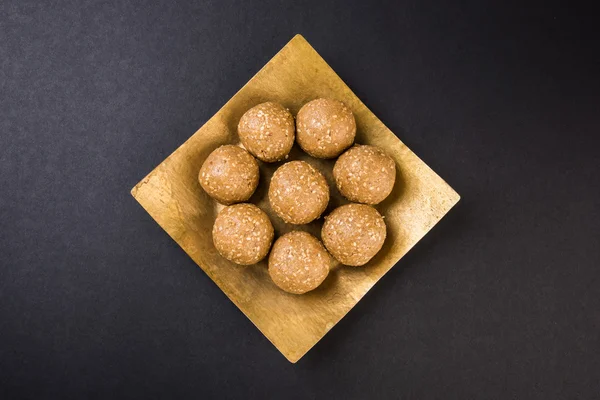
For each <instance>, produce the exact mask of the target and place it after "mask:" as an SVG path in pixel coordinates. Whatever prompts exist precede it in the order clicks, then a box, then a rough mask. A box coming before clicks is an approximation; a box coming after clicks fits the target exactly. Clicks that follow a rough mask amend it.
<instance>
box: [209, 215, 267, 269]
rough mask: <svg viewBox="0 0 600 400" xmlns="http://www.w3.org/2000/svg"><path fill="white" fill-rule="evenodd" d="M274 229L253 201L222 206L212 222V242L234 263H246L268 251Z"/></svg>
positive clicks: (254, 262)
mask: <svg viewBox="0 0 600 400" xmlns="http://www.w3.org/2000/svg"><path fill="white" fill-rule="evenodd" d="M274 235H275V232H274V230H273V225H272V224H271V220H270V219H269V217H268V216H267V214H265V212H264V211H262V210H261V209H260V208H258V207H257V206H255V205H254V204H249V203H242V204H234V205H232V206H228V207H225V208H224V209H222V210H221V212H220V213H219V214H218V215H217V218H216V220H215V224H214V225H213V230H212V236H213V242H214V244H215V247H216V248H217V251H218V252H219V254H221V255H222V256H223V257H225V258H226V259H228V260H229V261H233V262H234V263H236V264H241V265H250V264H256V263H257V262H259V261H261V260H262V259H264V258H265V257H266V256H267V254H268V253H269V249H270V248H271V243H272V242H273V236H274Z"/></svg>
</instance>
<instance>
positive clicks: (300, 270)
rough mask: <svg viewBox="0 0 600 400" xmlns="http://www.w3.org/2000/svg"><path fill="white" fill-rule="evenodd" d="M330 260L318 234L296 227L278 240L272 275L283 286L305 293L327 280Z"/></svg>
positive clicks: (270, 273)
mask: <svg viewBox="0 0 600 400" xmlns="http://www.w3.org/2000/svg"><path fill="white" fill-rule="evenodd" d="M330 263H331V259H330V257H329V254H328V253H327V250H325V247H323V245H322V244H321V242H320V241H319V240H318V239H317V238H316V237H314V236H313V235H311V234H309V233H307V232H302V231H294V232H289V233H286V234H285V235H283V236H281V237H280V238H279V239H277V241H275V244H274V245H273V250H271V254H270V255H269V275H270V276H271V279H272V280H273V282H274V283H275V284H276V285H277V286H279V288H281V289H283V290H285V291H286V292H288V293H294V294H302V293H306V292H308V291H310V290H313V289H315V288H317V287H318V286H319V285H320V284H321V283H322V282H323V281H324V280H325V278H326V277H327V275H328V274H329V265H330Z"/></svg>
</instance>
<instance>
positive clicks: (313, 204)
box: [269, 161, 329, 224]
mask: <svg viewBox="0 0 600 400" xmlns="http://www.w3.org/2000/svg"><path fill="white" fill-rule="evenodd" d="M269 203H270V204H271V208H272V209H273V211H275V212H276V213H277V215H279V216H280V217H281V219H283V220H284V221H285V222H287V223H289V224H307V223H309V222H311V221H314V220H315V219H317V218H319V217H320V216H321V214H322V213H323V211H325V208H327V204H328V203H329V186H328V185H327V181H326V180H325V177H324V176H323V175H322V174H321V173H320V172H319V171H317V170H316V169H315V168H314V167H313V166H312V165H310V164H309V163H307V162H305V161H290V162H288V163H285V164H283V165H282V166H281V167H279V168H278V169H277V170H276V171H275V173H274V174H273V177H272V178H271V183H270V184H269Z"/></svg>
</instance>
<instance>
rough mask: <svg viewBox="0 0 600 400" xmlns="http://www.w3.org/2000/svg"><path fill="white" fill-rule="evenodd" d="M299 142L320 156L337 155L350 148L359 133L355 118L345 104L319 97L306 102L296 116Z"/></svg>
mask: <svg viewBox="0 0 600 400" xmlns="http://www.w3.org/2000/svg"><path fill="white" fill-rule="evenodd" d="M296 124H297V131H296V135H297V139H298V144H299V145H300V147H301V148H302V150H304V151H305V152H307V153H308V154H310V155H311V156H313V157H317V158H334V157H337V156H339V155H340V154H341V153H342V152H343V151H344V150H345V149H347V148H348V147H350V146H351V145H352V143H353V142H354V137H355V136H356V121H355V120H354V115H353V114H352V111H350V109H349V108H348V107H346V105H345V104H344V103H342V102H341V101H338V100H333V99H316V100H313V101H310V102H308V103H306V104H305V105H304V106H303V107H302V108H301V109H300V111H299V112H298V115H297V116H296Z"/></svg>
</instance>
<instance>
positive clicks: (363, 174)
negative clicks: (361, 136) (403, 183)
mask: <svg viewBox="0 0 600 400" xmlns="http://www.w3.org/2000/svg"><path fill="white" fill-rule="evenodd" d="M333 178H334V180H335V183H336V185H337V187H338V189H339V191H340V193H341V194H342V195H343V196H344V197H346V198H347V199H348V200H350V201H354V202H358V203H366V204H378V203H380V202H382V201H383V200H384V199H385V198H386V197H388V196H389V194H390V193H391V192H392V189H393V188H394V182H395V181H396V163H395V162H394V160H393V159H392V158H391V157H390V156H388V155H387V154H385V152H384V151H383V150H381V149H380V148H378V147H375V146H365V145H355V146H353V147H351V148H350V149H349V150H347V151H346V152H345V153H344V154H342V155H341V156H340V157H339V158H338V160H337V161H336V162H335V166H334V167H333Z"/></svg>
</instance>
